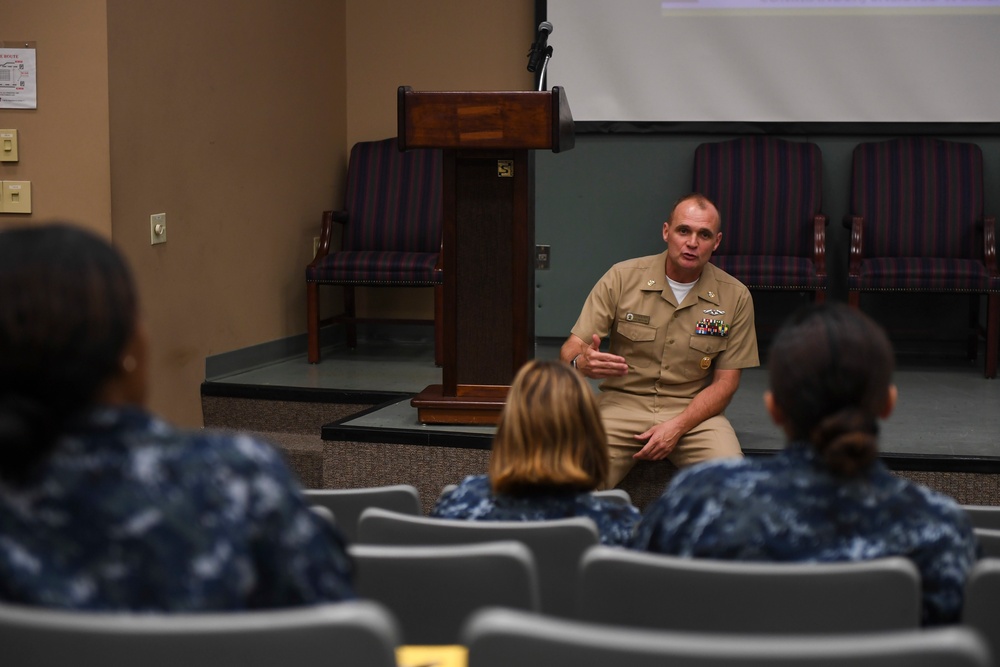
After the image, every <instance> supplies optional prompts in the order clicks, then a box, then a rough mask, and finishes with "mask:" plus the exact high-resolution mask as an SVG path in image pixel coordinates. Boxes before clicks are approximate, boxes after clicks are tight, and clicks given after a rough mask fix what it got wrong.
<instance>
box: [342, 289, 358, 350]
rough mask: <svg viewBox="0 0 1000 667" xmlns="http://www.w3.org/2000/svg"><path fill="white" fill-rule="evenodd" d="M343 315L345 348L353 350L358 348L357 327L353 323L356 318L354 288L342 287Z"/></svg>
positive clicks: (355, 323)
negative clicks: (344, 319) (345, 335)
mask: <svg viewBox="0 0 1000 667" xmlns="http://www.w3.org/2000/svg"><path fill="white" fill-rule="evenodd" d="M344 313H345V314H346V316H347V319H346V321H345V322H344V330H345V331H346V332H347V347H348V348H350V349H352V350H353V349H355V348H356V347H357V346H358V325H357V322H355V321H354V318H355V317H357V311H356V310H355V301H354V286H353V285H344Z"/></svg>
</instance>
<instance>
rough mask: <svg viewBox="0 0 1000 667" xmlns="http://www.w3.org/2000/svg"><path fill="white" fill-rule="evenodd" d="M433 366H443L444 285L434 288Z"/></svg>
mask: <svg viewBox="0 0 1000 667" xmlns="http://www.w3.org/2000/svg"><path fill="white" fill-rule="evenodd" d="M434 364H435V365H436V366H443V365H444V285H435V286H434Z"/></svg>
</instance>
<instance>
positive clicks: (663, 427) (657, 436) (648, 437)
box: [632, 417, 687, 461]
mask: <svg viewBox="0 0 1000 667" xmlns="http://www.w3.org/2000/svg"><path fill="white" fill-rule="evenodd" d="M677 422H678V419H677V418H676V417H675V418H674V419H668V420H667V421H665V422H660V423H659V424H657V425H656V426H654V427H653V428H651V429H649V430H648V431H645V432H643V433H640V434H638V435H636V436H633V437H634V438H635V439H636V440H638V441H640V442H645V443H646V444H645V446H643V448H642V449H640V450H639V451H638V452H636V453H635V454H633V455H632V458H634V459H641V460H643V461H660V460H662V459H665V458H667V457H668V456H670V452H672V451H674V447H676V446H677V443H678V442H679V441H680V439H681V436H682V435H684V434H685V433H687V429H684V428H682V427H681V426H680V425H679V424H678V423H677Z"/></svg>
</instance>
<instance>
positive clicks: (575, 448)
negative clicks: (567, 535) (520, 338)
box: [431, 360, 640, 546]
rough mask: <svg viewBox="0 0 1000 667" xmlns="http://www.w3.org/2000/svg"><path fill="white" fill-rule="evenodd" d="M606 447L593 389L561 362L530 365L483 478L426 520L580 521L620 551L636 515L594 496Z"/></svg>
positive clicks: (448, 496) (462, 487)
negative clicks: (586, 519)
mask: <svg viewBox="0 0 1000 667" xmlns="http://www.w3.org/2000/svg"><path fill="white" fill-rule="evenodd" d="M608 465H609V463H608V448H607V438H606V436H605V433H604V426H603V425H602V424H601V417H600V413H599V412H598V410H597V402H596V400H595V398H594V393H593V390H592V389H591V388H590V386H589V385H588V384H587V382H586V381H585V380H584V379H583V378H582V377H581V376H580V375H579V374H577V373H575V372H574V371H573V369H572V368H570V367H569V366H568V365H567V364H564V363H562V362H559V361H538V360H535V361H529V362H528V363H527V364H525V365H524V366H523V367H522V368H521V370H520V371H518V373H517V376H516V377H515V378H514V382H513V384H512V385H511V387H510V390H509V392H508V394H507V402H506V404H505V405H504V409H503V412H502V413H501V415H500V422H499V424H498V425H497V431H496V436H495V437H494V439H493V451H492V454H491V456H490V468H489V475H488V476H487V475H473V476H470V477H466V478H465V479H464V480H462V483H461V484H459V485H458V486H457V487H456V488H455V489H453V490H451V491H449V492H446V493H445V494H443V495H442V497H441V498H440V499H439V500H438V502H437V505H436V506H435V508H434V510H433V511H432V513H431V516H436V517H444V518H452V519H469V520H493V521H538V520H544V519H563V518H566V517H572V516H585V517H589V518H591V519H593V520H594V522H595V523H596V524H597V529H598V532H599V533H600V536H601V542H602V543H603V544H607V545H619V546H621V545H626V544H628V543H629V541H630V540H631V538H632V533H633V529H634V527H635V525H636V523H637V522H638V520H639V518H640V515H639V510H637V509H636V508H635V507H633V506H632V505H631V504H629V503H623V502H621V501H620V500H617V499H610V498H600V497H595V496H594V495H593V494H592V493H591V492H592V491H594V490H595V489H596V488H598V486H600V485H601V484H602V483H603V482H604V479H605V477H606V476H607V473H608Z"/></svg>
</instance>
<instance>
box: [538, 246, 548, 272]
mask: <svg viewBox="0 0 1000 667" xmlns="http://www.w3.org/2000/svg"><path fill="white" fill-rule="evenodd" d="M551 261H552V246H548V245H536V246H535V268H536V269H537V270H539V271H548V269H549V265H550V264H551Z"/></svg>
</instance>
